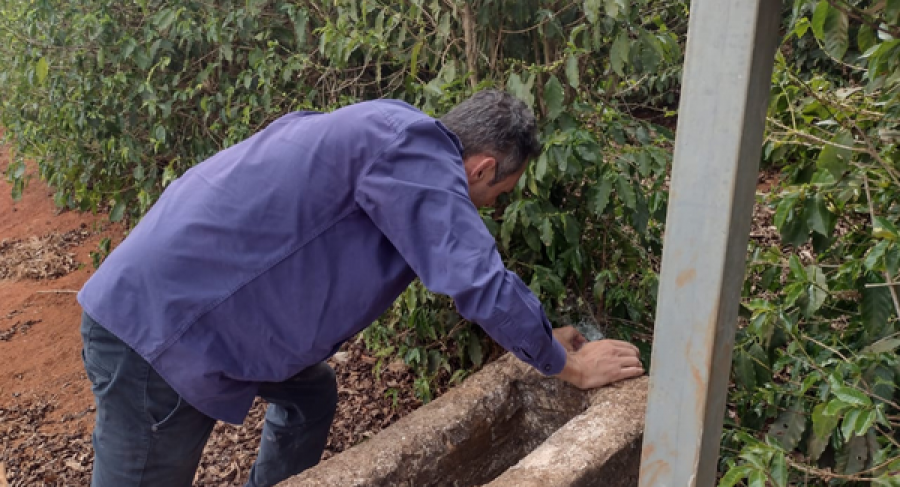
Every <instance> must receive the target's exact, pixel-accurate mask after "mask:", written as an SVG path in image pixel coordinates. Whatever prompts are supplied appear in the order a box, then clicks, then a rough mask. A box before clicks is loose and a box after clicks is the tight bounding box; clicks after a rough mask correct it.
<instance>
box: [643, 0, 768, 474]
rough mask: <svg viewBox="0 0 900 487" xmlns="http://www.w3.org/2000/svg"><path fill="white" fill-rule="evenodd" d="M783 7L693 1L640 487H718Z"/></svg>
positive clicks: (745, 0) (748, 1) (738, 0)
mask: <svg viewBox="0 0 900 487" xmlns="http://www.w3.org/2000/svg"><path fill="white" fill-rule="evenodd" d="M780 19H781V1H780V0H693V1H692V2H691V11H690V22H689V24H688V40H687V50H686V55H685V65H684V74H683V83H682V93H681V101H680V107H679V113H678V115H679V120H678V130H677V137H676V142H675V161H674V169H673V175H672V184H671V190H670V196H669V210H668V217H667V221H666V235H665V242H664V247H663V261H662V273H661V276H660V291H659V301H658V306H657V310H656V331H655V338H654V344H653V364H652V370H651V375H650V396H649V401H648V405H647V420H646V428H645V432H644V440H643V454H642V457H641V475H640V485H641V487H665V486H679V487H683V486H689V487H693V486H699V487H711V486H713V485H715V483H716V465H717V460H718V455H719V442H720V436H721V434H722V420H723V416H724V413H725V399H726V396H727V386H728V377H729V371H730V369H731V351H732V347H733V345H734V332H735V328H736V322H737V311H738V304H739V300H740V293H741V285H742V282H743V279H744V266H745V263H746V262H745V261H746V254H747V242H748V237H749V233H750V222H751V218H752V209H753V204H754V194H755V190H756V179H757V174H758V171H759V157H760V151H761V146H762V135H763V129H764V128H765V115H766V107H767V105H768V100H769V91H770V87H771V76H772V65H773V61H774V55H775V49H776V48H777V46H778V43H779V35H778V28H779V22H780Z"/></svg>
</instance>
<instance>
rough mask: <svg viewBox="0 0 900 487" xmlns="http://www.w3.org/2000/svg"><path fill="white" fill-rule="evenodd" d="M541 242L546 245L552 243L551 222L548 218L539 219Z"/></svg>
mask: <svg viewBox="0 0 900 487" xmlns="http://www.w3.org/2000/svg"><path fill="white" fill-rule="evenodd" d="M541 242H543V243H544V245H545V246H547V247H549V246H550V245H552V244H553V224H552V223H550V219H549V218H544V219H543V221H541Z"/></svg>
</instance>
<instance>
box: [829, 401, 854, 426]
mask: <svg viewBox="0 0 900 487" xmlns="http://www.w3.org/2000/svg"><path fill="white" fill-rule="evenodd" d="M850 406H851V405H850V404H847V403H846V402H845V401H842V400H841V399H840V398H838V399H832V400H831V401H828V404H826V405H825V410H824V411H822V414H824V415H826V416H834V417H837V416H839V415H840V414H841V413H842V412H844V410H845V409H847V408H849V407H850ZM835 424H837V423H835Z"/></svg>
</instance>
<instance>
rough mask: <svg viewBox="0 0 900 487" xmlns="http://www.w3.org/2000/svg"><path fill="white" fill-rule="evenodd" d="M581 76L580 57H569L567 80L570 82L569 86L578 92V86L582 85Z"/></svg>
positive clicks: (567, 61)
mask: <svg viewBox="0 0 900 487" xmlns="http://www.w3.org/2000/svg"><path fill="white" fill-rule="evenodd" d="M580 75H581V73H580V72H579V69H578V56H574V55H573V56H569V58H568V59H566V79H567V80H568V81H569V86H571V87H572V88H575V89H576V90H577V89H578V85H579V84H580V81H579V78H580Z"/></svg>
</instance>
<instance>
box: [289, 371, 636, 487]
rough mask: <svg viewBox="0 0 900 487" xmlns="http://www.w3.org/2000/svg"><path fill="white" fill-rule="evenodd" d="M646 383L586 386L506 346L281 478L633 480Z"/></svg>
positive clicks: (461, 482) (503, 484) (321, 482)
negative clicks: (431, 394)
mask: <svg viewBox="0 0 900 487" xmlns="http://www.w3.org/2000/svg"><path fill="white" fill-rule="evenodd" d="M647 386H648V379H647V377H641V378H638V379H633V380H629V381H624V382H620V383H617V384H614V385H611V386H607V387H604V388H601V389H596V390H592V391H588V392H585V391H580V390H578V389H576V388H574V387H572V386H569V385H568V384H565V383H563V382H562V381H560V380H557V379H555V378H548V377H544V376H542V375H540V374H539V373H538V372H536V371H535V370H533V369H532V368H531V367H529V366H527V365H526V364H524V363H522V362H521V361H519V360H518V359H516V358H515V357H514V356H512V355H510V354H507V355H505V356H504V357H503V358H501V359H499V360H497V361H495V362H494V363H492V364H489V365H487V366H486V367H484V368H483V369H482V370H481V371H479V372H478V373H476V374H474V375H472V376H471V377H470V378H468V379H467V380H466V381H465V382H464V383H463V384H461V385H459V386H457V387H455V388H454V389H451V390H450V391H448V392H447V393H446V394H444V395H443V396H441V397H440V398H438V399H436V400H435V401H432V402H431V403H429V404H427V405H425V406H423V407H421V408H419V409H417V410H416V411H414V412H412V413H410V414H409V415H407V416H406V417H404V418H402V419H401V420H399V421H397V422H396V423H395V424H393V425H391V426H390V427H388V428H386V429H385V430H383V431H381V432H380V433H379V434H377V435H375V436H374V437H372V438H370V439H369V440H367V441H365V442H363V443H361V444H359V445H356V446H354V447H353V448H350V449H348V450H346V451H344V452H343V453H341V454H339V455H336V456H334V457H332V458H330V459H328V460H326V461H324V462H322V463H320V464H319V465H317V466H316V467H314V468H312V469H309V470H307V471H305V472H303V473H302V474H300V475H298V476H296V477H293V478H291V479H288V480H286V481H285V482H282V483H281V484H279V486H280V487H307V486H341V487H352V486H373V487H382V486H383V487H388V486H391V487H395V486H402V487H419V486H452V487H474V486H486V487H513V486H516V487H520V486H549V487H555V486H559V487H564V486H565V487H576V486H595V485H596V486H601V485H602V486H606V487H618V486H623V487H625V486H628V487H631V486H636V485H637V483H638V470H639V466H640V455H641V437H642V432H643V428H644V411H645V407H646V400H647Z"/></svg>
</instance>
